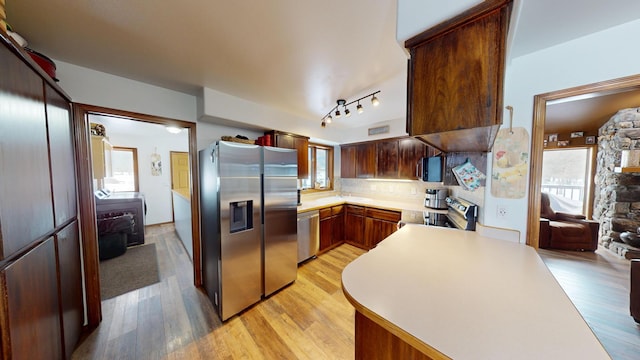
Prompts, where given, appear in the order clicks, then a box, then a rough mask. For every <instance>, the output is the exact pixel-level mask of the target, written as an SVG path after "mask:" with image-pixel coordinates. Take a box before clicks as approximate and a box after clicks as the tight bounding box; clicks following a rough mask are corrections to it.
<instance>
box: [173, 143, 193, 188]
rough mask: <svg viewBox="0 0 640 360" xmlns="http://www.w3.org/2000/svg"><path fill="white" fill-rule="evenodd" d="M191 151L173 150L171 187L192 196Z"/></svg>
mask: <svg viewBox="0 0 640 360" xmlns="http://www.w3.org/2000/svg"><path fill="white" fill-rule="evenodd" d="M190 174H191V170H190V168H189V153H186V152H177V151H172V152H171V189H172V190H176V191H179V192H180V193H181V194H183V195H184V196H186V197H190V196H191V190H190V186H189V184H190V181H189V178H190Z"/></svg>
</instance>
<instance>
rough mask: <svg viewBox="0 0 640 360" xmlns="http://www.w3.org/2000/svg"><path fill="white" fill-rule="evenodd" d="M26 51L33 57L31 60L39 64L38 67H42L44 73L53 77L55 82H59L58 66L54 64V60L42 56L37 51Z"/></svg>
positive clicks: (27, 49)
mask: <svg viewBox="0 0 640 360" xmlns="http://www.w3.org/2000/svg"><path fill="white" fill-rule="evenodd" d="M24 49H25V50H26V51H27V53H28V54H29V56H31V58H32V59H33V60H34V61H35V62H36V63H38V65H40V67H41V68H42V70H44V72H46V73H47V75H49V76H51V78H52V79H53V80H55V81H58V78H56V64H55V63H54V62H53V60H51V59H49V58H48V57H46V56H44V55H42V54H40V53H39V52H37V51H33V50H31V49H29V48H24Z"/></svg>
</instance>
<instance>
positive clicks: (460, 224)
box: [424, 196, 478, 231]
mask: <svg viewBox="0 0 640 360" xmlns="http://www.w3.org/2000/svg"><path fill="white" fill-rule="evenodd" d="M444 202H445V203H446V206H447V208H446V210H442V209H435V208H432V207H428V206H425V207H426V210H425V211H424V224H425V225H430V226H442V227H450V228H456V229H461V230H468V231H475V229H476V222H477V221H478V205H476V204H473V203H471V202H469V201H466V200H464V199H460V198H455V197H453V196H447V197H446V198H445V201H444Z"/></svg>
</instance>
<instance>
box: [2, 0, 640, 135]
mask: <svg viewBox="0 0 640 360" xmlns="http://www.w3.org/2000/svg"><path fill="white" fill-rule="evenodd" d="M398 1H402V0H398ZM425 1H432V2H438V1H440V0H425ZM460 1H462V0H460ZM515 1H516V5H518V6H519V7H520V10H521V11H520V12H519V16H518V15H517V14H518V13H517V12H516V13H514V15H515V16H514V17H513V19H512V21H516V23H515V25H516V26H515V34H514V36H515V37H514V39H513V42H512V43H511V50H510V51H511V56H512V57H516V56H520V55H524V54H527V53H530V52H533V51H536V50H539V49H542V48H545V47H548V46H552V45H555V44H558V43H562V42H565V41H568V40H571V39H574V38H576V37H580V36H584V35H587V34H589V33H592V32H595V31H599V30H602V29H605V28H608V27H611V26H614V25H617V24H621V23H624V22H627V21H631V20H634V19H635V18H637V14H638V13H640V1H637V0H608V1H602V0H563V1H557V0H515ZM518 6H516V9H517V8H518ZM6 8H7V9H6V12H7V20H8V22H9V23H10V24H11V25H12V26H13V28H14V30H15V31H16V32H18V33H19V34H20V35H22V36H23V37H24V38H26V39H27V41H28V42H29V47H31V48H33V49H34V50H36V51H39V52H42V53H44V54H45V55H47V56H49V57H52V58H54V59H57V60H60V61H64V62H68V63H72V64H76V65H80V66H83V67H87V68H91V69H95V70H99V71H103V72H106V73H111V74H114V75H118V76H123V77H127V78H131V79H134V80H139V81H143V82H146V83H150V84H154V85H158V86H162V87H166V88H170V89H174V90H177V91H182V92H186V93H191V94H197V93H198V91H199V89H201V88H202V87H207V88H211V89H215V90H218V91H221V92H224V93H228V94H231V95H234V96H237V97H241V98H244V99H247V100H250V101H253V102H257V103H262V104H265V105H268V106H272V107H274V108H278V109H280V110H284V111H287V112H290V113H293V114H297V115H299V116H301V117H303V118H307V119H309V121H315V122H319V119H320V118H321V117H322V116H323V115H325V114H326V113H327V112H328V111H329V110H330V109H331V108H332V107H333V106H335V102H336V100H337V99H339V98H344V99H347V101H350V100H353V99H354V98H356V97H358V96H361V95H363V94H366V93H367V92H370V91H374V90H378V89H380V90H382V93H381V94H380V96H379V97H380V100H381V105H382V106H383V107H386V109H385V110H384V111H380V112H374V111H370V112H366V113H365V114H369V115H368V116H367V117H361V118H360V122H364V121H366V122H368V123H374V122H377V121H383V120H391V119H392V118H397V117H402V116H404V114H405V102H406V99H405V97H404V96H399V94H403V92H404V91H405V88H406V85H405V82H404V78H405V77H406V66H407V63H406V61H407V57H406V54H405V52H404V50H403V48H402V46H401V44H399V43H398V41H396V0H376V1H371V0H348V1H347V0H324V1H300V0H270V1H257V0H255V1H246V0H245V1H214V0H185V1H167V2H161V3H159V2H156V1H148V0H110V1H105V0H13V1H7V4H6ZM434 18H437V17H436V16H435V15H434ZM428 19H429V15H425V22H428V21H429V20H428ZM398 79H399V80H398ZM61 82H64V79H62V80H61ZM385 99H387V100H391V101H386V102H385ZM376 113H377V114H376ZM376 116H377V118H376ZM355 118H357V117H354V116H352V117H351V118H350V121H352V122H353V123H354V124H356V125H357V124H358V123H357V121H358V120H357V119H355Z"/></svg>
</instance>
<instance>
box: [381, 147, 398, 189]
mask: <svg viewBox="0 0 640 360" xmlns="http://www.w3.org/2000/svg"><path fill="white" fill-rule="evenodd" d="M376 152H377V161H376V178H386V179H396V178H397V177H398V141H397V140H389V141H380V142H377V143H376Z"/></svg>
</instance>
